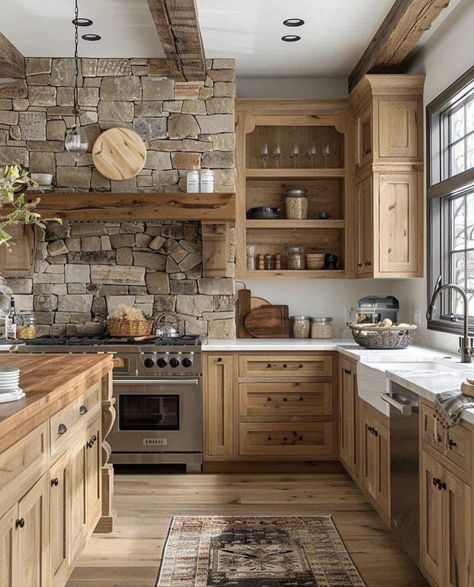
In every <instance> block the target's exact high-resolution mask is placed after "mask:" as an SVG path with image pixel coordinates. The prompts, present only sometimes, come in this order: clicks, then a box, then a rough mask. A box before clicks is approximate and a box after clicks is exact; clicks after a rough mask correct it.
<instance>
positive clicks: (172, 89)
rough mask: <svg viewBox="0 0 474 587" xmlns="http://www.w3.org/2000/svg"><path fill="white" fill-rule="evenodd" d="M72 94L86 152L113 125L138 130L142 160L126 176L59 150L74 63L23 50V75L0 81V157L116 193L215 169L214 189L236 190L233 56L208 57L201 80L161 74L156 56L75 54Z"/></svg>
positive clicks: (65, 185) (156, 188) (180, 181)
mask: <svg viewBox="0 0 474 587" xmlns="http://www.w3.org/2000/svg"><path fill="white" fill-rule="evenodd" d="M80 65H81V67H80V71H81V78H80V88H79V92H78V97H79V105H80V107H81V110H82V112H83V114H82V116H81V124H82V126H83V128H84V130H85V132H86V133H87V136H88V138H89V151H90V150H91V149H92V145H93V143H94V141H95V139H96V138H97V137H98V136H99V134H100V133H101V132H102V131H103V130H106V129H108V128H111V127H127V128H132V129H133V130H135V131H136V132H137V133H138V134H139V135H141V137H142V138H143V140H144V141H145V143H146V146H147V150H148V156H147V161H146V165H145V168H144V169H143V170H142V172H141V173H140V174H139V175H138V177H136V178H133V179H131V180H129V181H121V182H116V181H112V182H111V181H110V180H108V179H106V178H104V177H103V176H102V175H101V174H100V173H99V172H98V171H97V170H95V169H94V167H93V165H92V157H91V153H90V152H89V153H85V154H83V155H82V156H81V157H80V159H79V162H78V163H77V164H76V163H75V161H74V158H73V157H72V156H71V155H70V154H69V153H67V152H66V151H65V149H64V138H65V133H66V131H67V129H68V128H70V127H71V126H72V125H73V124H74V118H73V116H72V105H73V92H74V90H73V86H74V61H73V60H72V59H68V58H66V59H61V58H53V59H51V58H38V57H35V58H27V59H26V71H27V76H26V81H25V80H17V81H15V82H13V83H0V164H5V163H10V162H12V161H17V162H19V163H21V164H23V165H24V166H26V167H29V169H30V171H32V172H43V173H52V174H53V176H54V184H55V185H56V186H57V188H58V189H61V190H69V189H71V190H73V189H77V190H94V191H113V192H135V191H153V192H163V191H177V189H178V188H179V189H183V190H185V177H186V172H187V171H188V170H190V169H200V168H209V169H214V171H215V186H216V191H217V190H221V191H233V190H234V187H235V180H234V146H235V134H234V130H235V128H234V102H235V71H234V60H233V59H213V60H208V61H207V66H208V75H207V79H206V80H205V81H203V82H175V81H174V80H172V79H169V78H166V77H163V72H162V71H160V68H161V67H162V62H161V61H160V60H154V59H82V60H81V64H80Z"/></svg>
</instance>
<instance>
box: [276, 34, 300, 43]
mask: <svg viewBox="0 0 474 587" xmlns="http://www.w3.org/2000/svg"><path fill="white" fill-rule="evenodd" d="M281 40H282V41H285V43H294V42H295V41H301V37H300V36H298V35H284V36H283V37H282V38H281Z"/></svg>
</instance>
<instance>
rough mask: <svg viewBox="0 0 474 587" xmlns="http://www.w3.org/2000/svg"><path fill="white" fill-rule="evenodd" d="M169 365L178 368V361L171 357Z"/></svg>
mask: <svg viewBox="0 0 474 587" xmlns="http://www.w3.org/2000/svg"><path fill="white" fill-rule="evenodd" d="M170 365H171V367H174V368H176V367H179V360H178V359H177V358H176V357H173V358H172V359H170Z"/></svg>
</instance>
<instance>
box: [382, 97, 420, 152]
mask: <svg viewBox="0 0 474 587" xmlns="http://www.w3.org/2000/svg"><path fill="white" fill-rule="evenodd" d="M419 108H420V106H419V102H418V101H417V100H380V102H379V108H378V111H379V116H378V142H379V148H378V155H379V157H380V158H381V159H385V158H387V159H391V158H394V159H416V158H417V157H418V156H419V155H420V153H419V150H420V145H419V143H418V135H420V137H421V136H423V133H422V131H421V128H420V125H419V122H418V118H419V117H420V116H421V112H420V113H419Z"/></svg>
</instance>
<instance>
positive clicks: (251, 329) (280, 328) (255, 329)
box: [244, 305, 290, 338]
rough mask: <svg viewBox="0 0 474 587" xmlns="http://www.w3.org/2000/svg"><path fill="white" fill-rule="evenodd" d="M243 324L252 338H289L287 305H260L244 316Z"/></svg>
mask: <svg viewBox="0 0 474 587" xmlns="http://www.w3.org/2000/svg"><path fill="white" fill-rule="evenodd" d="M244 326H245V330H246V331H247V332H248V333H249V334H250V335H251V336H252V337H254V338H289V337H290V320H289V317H288V306H272V305H266V306H260V308H257V309H256V310H252V311H251V312H250V313H249V314H247V316H245V318H244Z"/></svg>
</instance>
